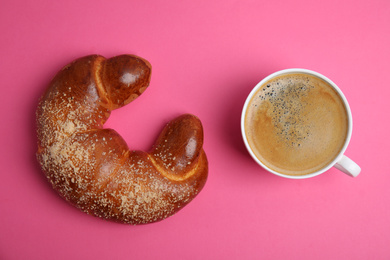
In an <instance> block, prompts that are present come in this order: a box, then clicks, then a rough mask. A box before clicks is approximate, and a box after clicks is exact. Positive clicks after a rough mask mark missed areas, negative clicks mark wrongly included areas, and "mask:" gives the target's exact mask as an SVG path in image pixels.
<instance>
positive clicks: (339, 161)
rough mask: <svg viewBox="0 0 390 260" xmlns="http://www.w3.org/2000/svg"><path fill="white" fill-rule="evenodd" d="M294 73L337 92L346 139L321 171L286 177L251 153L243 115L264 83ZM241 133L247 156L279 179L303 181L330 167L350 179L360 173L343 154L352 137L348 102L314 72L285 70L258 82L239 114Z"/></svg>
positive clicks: (330, 82) (334, 85)
mask: <svg viewBox="0 0 390 260" xmlns="http://www.w3.org/2000/svg"><path fill="white" fill-rule="evenodd" d="M294 73H306V74H309V75H312V76H315V77H318V78H320V79H322V80H324V81H325V82H327V83H328V84H329V85H331V86H332V87H333V88H334V89H335V90H336V91H337V93H338V94H339V96H340V97H341V99H342V100H343V102H344V105H345V108H346V111H347V114H348V133H347V138H346V139H345V141H344V145H343V148H342V149H341V151H340V152H339V154H338V155H337V156H336V158H335V159H334V160H333V161H332V162H331V163H329V164H328V165H327V166H325V167H323V168H322V169H320V170H318V171H316V172H313V173H310V174H305V175H286V174H283V173H280V172H277V171H275V170H272V169H270V168H268V167H267V166H266V165H264V163H262V162H261V161H260V160H259V159H258V158H257V157H256V155H255V154H254V152H253V151H252V149H251V147H250V145H249V143H248V139H247V137H246V132H245V114H246V111H247V109H248V106H249V104H250V101H251V99H252V97H253V95H255V94H256V92H257V91H258V89H259V88H261V87H262V86H263V85H264V83H265V82H267V81H269V80H270V79H272V78H275V77H277V76H280V75H283V74H294ZM241 133H242V137H243V139H244V143H245V146H246V148H247V150H248V152H249V154H250V155H251V156H252V158H253V159H254V160H255V161H256V162H257V163H258V164H259V165H260V166H262V167H263V168H264V169H266V170H267V171H269V172H271V173H273V174H276V175H278V176H281V177H285V178H290V179H305V178H310V177H314V176H317V175H320V174H321V173H324V172H326V171H327V170H329V169H330V168H331V167H335V168H337V169H339V170H340V171H342V172H344V173H346V174H348V175H349V176H352V177H356V176H358V175H359V173H360V171H361V169H360V167H359V165H357V164H356V163H355V162H353V161H352V160H351V159H349V158H348V157H347V156H345V155H344V152H345V150H346V149H347V146H348V144H349V141H350V139H351V135H352V114H351V109H350V107H349V104H348V101H347V99H346V98H345V96H344V94H343V93H342V92H341V90H340V89H339V88H338V87H337V85H336V84H335V83H334V82H333V81H331V80H330V79H328V78H327V77H325V76H323V75H321V74H319V73H317V72H315V71H311V70H307V69H286V70H281V71H277V72H275V73H273V74H271V75H269V76H267V77H266V78H264V79H263V80H262V81H260V82H259V83H258V84H257V85H256V86H255V87H254V88H253V90H252V91H251V92H250V94H249V96H248V97H247V99H246V101H245V104H244V108H243V110H242V114H241Z"/></svg>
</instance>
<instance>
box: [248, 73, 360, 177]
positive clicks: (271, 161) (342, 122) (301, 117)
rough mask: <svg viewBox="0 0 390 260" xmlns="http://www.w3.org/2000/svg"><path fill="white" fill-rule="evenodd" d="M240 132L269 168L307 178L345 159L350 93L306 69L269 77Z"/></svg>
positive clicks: (255, 93) (252, 98)
mask: <svg viewBox="0 0 390 260" xmlns="http://www.w3.org/2000/svg"><path fill="white" fill-rule="evenodd" d="M241 131H242V135H243V139H244V143H245V146H246V147H247V149H248V151H249V153H250V155H251V156H252V158H253V159H254V160H255V161H256V162H257V163H258V164H259V165H261V166H262V167H263V168H264V169H266V170H268V171H269V172H271V173H274V174H276V175H279V176H282V177H287V178H293V179H302V178H308V177H313V176H316V175H319V174H321V173H323V172H325V171H327V170H328V169H329V168H331V167H332V166H335V165H337V164H338V163H339V162H341V161H342V159H343V157H345V156H344V155H343V154H344V152H345V150H346V148H347V146H348V143H349V140H350V138H351V134H352V116H351V111H350V108H349V105H348V102H347V100H346V98H345V96H344V95H343V93H342V92H341V90H340V89H339V88H338V87H337V86H336V85H335V84H334V83H333V82H332V81H331V80H330V79H328V78H326V77H325V76H323V75H321V74H319V73H317V72H314V71H310V70H306V69H287V70H282V71H278V72H275V73H273V74H271V75H269V76H268V77H266V78H264V79H263V80H262V81H261V82H260V83H258V84H257V85H256V87H255V88H254V89H253V90H252V91H251V93H250V94H249V96H248V98H247V100H246V102H245V104H244V108H243V111H242V116H241ZM353 164H354V163H353ZM355 165H356V164H355ZM356 166H357V165H356ZM357 167H358V166H357ZM336 168H337V167H336ZM346 168H348V166H346ZM344 172H345V173H347V174H350V175H352V176H357V174H358V173H356V171H354V172H352V173H351V172H350V171H349V170H346V171H344ZM359 172H360V168H359Z"/></svg>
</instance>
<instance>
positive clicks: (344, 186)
mask: <svg viewBox="0 0 390 260" xmlns="http://www.w3.org/2000/svg"><path fill="white" fill-rule="evenodd" d="M0 35H1V41H0V57H1V62H0V66H1V67H0V82H1V91H2V93H1V95H0V102H1V103H0V104H1V110H0V111H1V118H2V122H3V123H2V126H1V134H0V138H1V156H0V163H1V166H2V173H1V182H0V259H6V260H8V259H318V260H320V259H390V246H389V245H390V166H389V165H390V164H389V152H388V148H389V147H390V141H389V140H390V139H389V112H390V109H389V95H390V88H389V81H388V75H389V71H390V62H389V61H390V51H389V46H390V2H389V1H388V0H370V1H368V0H367V1H359V0H353V1H352V0H351V1H342V0H326V1H311V0H293V1H292V0H291V1H278V0H268V1H265V0H259V1H247V0H223V1H222V0H221V1H220V0H216V1H210V0H199V1H170V0H169V1H168V0H167V1H146V0H142V1H131V0H122V1H117V0H112V1H99V0H94V1H81V0H67V1H41V0H34V1H30V0H29V1H20V0H18V1H15V0H5V1H4V0H3V1H2V3H1V9H0ZM93 53H97V54H101V55H104V56H106V57H111V56H114V55H118V54H123V53H131V54H136V55H139V56H142V57H144V58H146V59H147V60H149V61H150V62H151V64H152V66H153V73H152V81H151V85H150V88H149V89H148V90H147V91H146V92H145V93H144V95H143V96H142V97H141V98H139V99H138V100H136V101H135V102H134V103H132V104H130V105H129V106H127V107H125V108H122V109H120V110H118V111H115V112H114V113H113V114H112V116H111V118H110V119H109V121H108V122H107V124H106V126H107V127H111V128H114V129H116V130H117V131H118V132H119V133H120V134H121V135H122V136H123V137H124V138H125V140H126V141H127V142H128V144H129V146H130V147H131V148H132V149H141V150H147V149H149V148H150V146H151V144H152V143H153V141H154V139H155V138H156V136H157V134H158V133H159V131H160V130H161V127H162V126H163V125H164V124H165V123H166V122H167V121H168V120H170V119H172V118H173V117H175V116H177V115H179V114H181V113H193V114H195V115H197V116H198V117H199V118H200V119H201V120H202V122H203V125H204V129H205V145H204V148H205V150H206V153H207V155H208V159H209V179H208V182H207V184H206V186H205V188H204V190H203V191H202V192H201V193H200V195H199V196H198V197H197V198H196V199H195V200H194V201H193V202H192V203H190V204H189V205H188V206H187V207H185V208H184V209H183V210H182V211H180V212H179V213H178V214H176V215H174V216H173V217H171V218H168V219H166V220H164V221H162V222H159V223H155V224H151V225H144V226H127V225H121V224H116V223H111V222H108V221H103V220H100V219H98V218H94V217H91V216H89V215H86V214H84V213H81V212H80V211H78V210H77V209H75V208H73V207H72V206H70V205H68V204H67V203H66V202H65V201H64V200H62V199H61V198H60V197H59V196H58V195H57V194H56V193H55V192H54V191H53V190H52V189H51V187H50V186H49V184H48V182H47V181H46V179H45V177H44V176H43V174H42V173H41V171H40V169H39V166H38V164H37V163H36V161H35V155H34V154H35V150H36V137H35V132H34V120H35V116H34V110H35V108H36V106H37V102H38V98H39V96H40V95H41V94H42V92H43V91H44V89H45V88H46V86H47V84H48V82H49V81H50V79H51V78H52V77H53V76H54V75H55V73H56V72H57V71H58V70H59V69H60V68H62V67H63V66H64V65H65V64H67V63H69V62H70V61H72V60H73V59H75V58H77V57H80V56H84V55H88V54H93ZM293 67H301V68H307V69H311V70H315V71H318V72H320V73H322V74H324V75H325V76H327V77H329V78H331V79H332V80H333V81H334V82H335V83H336V84H338V86H339V87H340V88H341V89H342V91H343V92H344V94H345V95H346V97H347V99H348V101H349V103H350V106H351V109H352V114H353V119H354V130H353V134H352V139H351V142H350V145H349V147H348V149H347V151H346V154H347V155H348V156H349V157H350V158H352V159H353V160H354V161H356V162H357V163H358V164H359V165H360V166H361V168H362V172H361V175H360V176H358V177H357V178H355V179H354V178H351V177H348V176H347V175H344V174H342V173H341V172H339V171H337V170H336V169H331V170H329V171H328V172H326V173H324V174H322V175H320V176H318V177H314V178H311V179H306V180H290V179H284V178H281V177H277V176H274V175H272V174H270V173H267V172H265V171H264V170H263V169H261V168H260V167H259V166H258V165H257V164H256V163H255V162H254V161H253V160H252V159H251V158H250V156H249V154H248V153H247V151H246V149H245V147H244V144H243V142H242V139H241V133H240V127H239V123H240V113H241V109H242V105H243V103H244V101H245V98H246V96H247V95H248V94H249V92H250V90H251V89H252V88H253V87H254V86H255V85H256V83H258V82H259V81H260V80H261V79H262V78H264V77H265V76H266V75H268V74H270V73H272V72H275V71H277V70H280V69H286V68H293Z"/></svg>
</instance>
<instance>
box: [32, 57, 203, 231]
mask: <svg viewBox="0 0 390 260" xmlns="http://www.w3.org/2000/svg"><path fill="white" fill-rule="evenodd" d="M150 76H151V66H150V64H149V62H148V61H146V60H144V59H142V58H140V57H137V56H134V55H121V56H117V57H113V58H111V59H105V58H104V57H102V56H99V55H91V56H87V57H83V58H80V59H77V60H76V61H74V62H72V63H71V64H69V65H67V66H66V67H64V68H63V69H62V70H61V71H60V72H59V73H58V74H57V75H56V76H55V78H54V79H53V80H52V82H51V84H50V86H49V88H48V89H47V91H46V92H45V93H44V95H43V96H42V98H41V100H40V103H39V106H38V109H37V111H36V116H37V134H38V151H37V158H38V161H39V163H40V165H41V167H42V170H43V172H44V173H45V175H46V177H47V178H48V180H49V182H50V183H51V184H52V186H53V188H54V189H55V190H56V191H57V192H58V193H59V194H60V195H61V196H62V197H64V198H65V199H66V200H67V201H69V202H70V203H72V204H73V205H75V206H76V207H78V208H80V209H81V210H83V211H84V212H86V213H88V214H91V215H95V216H98V217H102V218H105V219H110V220H114V221H118V222H124V223H129V224H146V223H151V222H156V221H160V220H162V219H165V218H167V217H169V216H171V215H173V214H175V213H176V212H177V211H178V210H180V209H181V208H183V207H184V206H185V205H186V204H188V203H189V202H190V201H191V200H192V199H193V198H194V197H195V196H196V195H197V194H198V193H199V192H200V191H201V189H202V188H203V186H204V185H205V182H206V179H207V174H208V162H207V158H206V155H205V153H204V151H203V148H202V146H203V128H202V124H201V122H200V120H199V119H198V118H197V117H196V116H193V115H190V114H186V115H182V116H179V117H178V118H176V119H174V120H172V121H171V122H169V123H168V124H167V125H166V127H165V128H164V129H163V131H162V133H161V134H160V136H159V137H158V139H157V141H156V142H155V144H154V145H153V148H152V149H151V151H149V152H143V151H130V150H129V148H128V146H127V144H126V142H125V141H124V140H123V138H122V137H121V136H120V135H119V134H118V133H117V132H116V131H115V130H112V129H104V128H103V124H104V123H105V122H106V120H107V119H108V117H109V116H110V113H111V111H112V110H114V109H117V108H120V107H122V106H124V105H126V104H128V103H130V102H131V101H132V100H134V99H135V98H137V97H138V96H139V95H141V94H142V93H143V92H144V91H145V89H146V88H147V87H148V86H149V81H150Z"/></svg>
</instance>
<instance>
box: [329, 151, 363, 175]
mask: <svg viewBox="0 0 390 260" xmlns="http://www.w3.org/2000/svg"><path fill="white" fill-rule="evenodd" d="M334 167H335V168H336V169H338V170H340V171H342V172H343V173H345V174H347V175H349V176H351V177H356V176H358V175H359V173H360V171H361V168H360V166H359V165H357V164H356V163H355V162H354V161H352V160H351V159H349V158H348V157H347V156H345V155H343V156H342V157H341V159H340V160H339V161H338V162H337V163H336V164H335V165H334Z"/></svg>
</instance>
